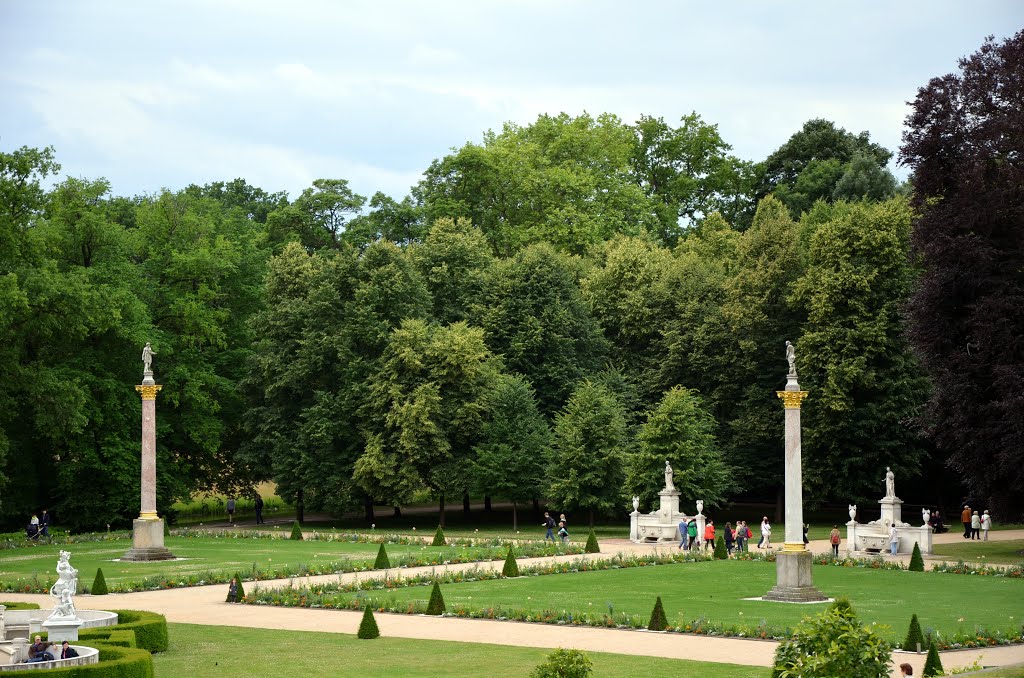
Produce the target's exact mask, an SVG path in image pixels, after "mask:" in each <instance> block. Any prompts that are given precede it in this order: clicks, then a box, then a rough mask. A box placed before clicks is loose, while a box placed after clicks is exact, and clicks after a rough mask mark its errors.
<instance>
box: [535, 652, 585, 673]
mask: <svg viewBox="0 0 1024 678" xmlns="http://www.w3.org/2000/svg"><path fill="white" fill-rule="evenodd" d="M592 672H593V668H591V663H590V659H589V658H587V655H585V654H583V653H582V652H580V651H579V650H563V649H562V648H558V649H557V650H555V651H554V652H552V653H551V654H549V655H548V657H547V659H545V660H544V661H543V662H542V663H541V664H538V665H537V668H535V669H534V670H533V672H532V673H530V678H586V677H587V676H589V675H590V674H591V673H592Z"/></svg>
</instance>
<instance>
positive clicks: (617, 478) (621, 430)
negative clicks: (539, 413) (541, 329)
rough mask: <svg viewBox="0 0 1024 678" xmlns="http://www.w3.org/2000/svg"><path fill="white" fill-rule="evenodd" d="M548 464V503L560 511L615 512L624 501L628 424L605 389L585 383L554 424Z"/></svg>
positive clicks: (592, 519)
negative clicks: (624, 465)
mask: <svg viewBox="0 0 1024 678" xmlns="http://www.w3.org/2000/svg"><path fill="white" fill-rule="evenodd" d="M554 433H555V436H554V448H553V451H552V454H551V459H550V461H549V463H548V482H549V485H548V491H547V497H548V500H549V501H550V502H551V503H553V504H554V505H556V506H558V507H560V509H561V510H564V511H569V510H577V511H586V512H587V517H588V520H589V524H590V526H591V527H593V526H594V514H595V513H604V512H609V511H611V510H613V509H614V508H615V507H616V506H617V505H618V503H619V501H620V500H621V499H622V481H623V471H622V459H623V456H624V452H625V449H624V448H625V445H626V442H627V439H626V434H627V432H626V419H625V416H624V414H623V412H622V406H621V405H620V404H619V403H618V401H617V400H616V398H615V396H614V395H612V394H611V392H609V391H608V390H607V389H605V388H603V387H601V386H598V385H596V384H593V383H591V382H589V381H584V382H583V383H581V384H580V385H579V386H578V387H577V388H576V390H575V391H573V394H572V396H571V397H570V398H569V402H567V403H566V405H565V409H564V410H563V411H562V412H561V413H559V415H558V417H556V419H555V429H554Z"/></svg>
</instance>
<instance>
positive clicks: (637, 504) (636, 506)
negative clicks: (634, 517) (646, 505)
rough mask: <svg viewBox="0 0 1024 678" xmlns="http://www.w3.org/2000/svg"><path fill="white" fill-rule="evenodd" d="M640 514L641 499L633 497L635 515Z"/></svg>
mask: <svg viewBox="0 0 1024 678" xmlns="http://www.w3.org/2000/svg"><path fill="white" fill-rule="evenodd" d="M639 512H640V497H635V496H634V497H633V513H639Z"/></svg>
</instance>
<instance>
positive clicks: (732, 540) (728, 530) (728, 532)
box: [724, 521, 736, 556]
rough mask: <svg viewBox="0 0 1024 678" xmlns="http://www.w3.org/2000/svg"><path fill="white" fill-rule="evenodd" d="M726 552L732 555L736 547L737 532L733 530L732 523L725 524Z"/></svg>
mask: <svg viewBox="0 0 1024 678" xmlns="http://www.w3.org/2000/svg"><path fill="white" fill-rule="evenodd" d="M724 536H725V552H726V553H727V554H729V555H730V556H731V555H732V550H733V548H734V547H735V546H736V532H735V531H734V530H733V529H732V523H731V522H728V521H727V522H726V523H725V534H724Z"/></svg>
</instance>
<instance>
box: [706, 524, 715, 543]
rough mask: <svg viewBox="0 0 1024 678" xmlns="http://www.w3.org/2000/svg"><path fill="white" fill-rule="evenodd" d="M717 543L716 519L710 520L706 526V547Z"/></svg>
mask: <svg viewBox="0 0 1024 678" xmlns="http://www.w3.org/2000/svg"><path fill="white" fill-rule="evenodd" d="M714 545H715V521H713V520H709V521H708V524H707V525H705V526H704V548H705V550H706V549H709V548H711V547H712V546H714Z"/></svg>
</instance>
